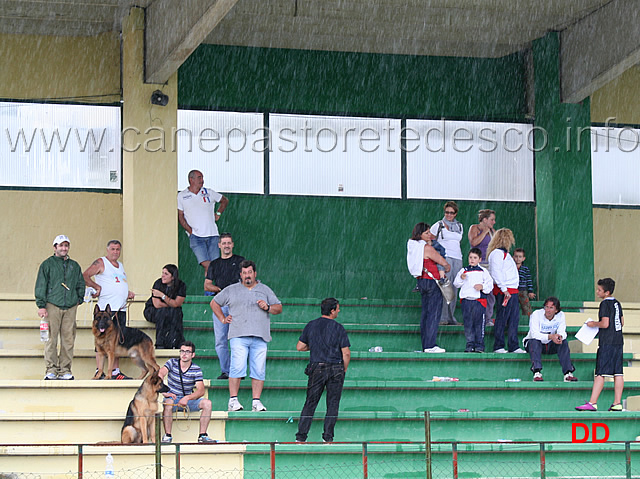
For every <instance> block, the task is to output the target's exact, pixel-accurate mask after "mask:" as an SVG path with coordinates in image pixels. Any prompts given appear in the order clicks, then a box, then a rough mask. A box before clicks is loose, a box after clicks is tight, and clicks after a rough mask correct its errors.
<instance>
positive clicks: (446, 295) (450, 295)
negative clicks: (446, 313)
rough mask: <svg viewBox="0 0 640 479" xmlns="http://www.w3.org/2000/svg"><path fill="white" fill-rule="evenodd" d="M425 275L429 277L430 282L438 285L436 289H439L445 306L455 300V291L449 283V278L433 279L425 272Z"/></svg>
mask: <svg viewBox="0 0 640 479" xmlns="http://www.w3.org/2000/svg"><path fill="white" fill-rule="evenodd" d="M427 274H428V275H429V277H430V278H431V279H432V280H434V281H435V282H436V284H437V285H438V288H440V292H441V293H442V297H443V299H444V300H445V301H446V303H447V304H450V303H451V301H453V300H455V299H456V290H455V288H454V287H453V284H452V283H451V281H450V280H449V278H444V279H435V278H434V277H433V275H432V274H431V273H430V272H429V271H427Z"/></svg>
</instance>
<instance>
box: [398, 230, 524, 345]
mask: <svg viewBox="0 0 640 479" xmlns="http://www.w3.org/2000/svg"><path fill="white" fill-rule="evenodd" d="M434 238H435V236H434V235H433V234H432V233H431V232H430V231H429V225H428V224H426V223H418V224H416V225H415V226H414V228H413V233H412V235H411V239H409V241H408V242H407V266H408V268H409V273H411V275H412V276H413V277H414V278H416V279H417V280H418V289H419V290H420V295H421V297H422V314H421V315H420V337H421V340H422V350H423V351H424V352H425V353H444V352H445V350H444V349H443V348H441V347H439V346H438V345H437V344H436V337H437V335H438V323H439V322H440V313H441V312H442V293H441V292H440V288H438V285H437V284H436V279H439V278H440V276H439V273H438V268H437V266H436V265H438V264H439V265H441V266H444V268H445V271H449V269H450V266H449V263H447V261H446V260H445V259H444V258H443V257H442V256H441V255H440V254H439V253H438V252H437V251H436V250H435V248H434V247H433V246H431V241H432V240H433V239H434ZM517 296H518V295H517V294H516V304H517V303H518V298H517Z"/></svg>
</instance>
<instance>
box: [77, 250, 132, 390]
mask: <svg viewBox="0 0 640 479" xmlns="http://www.w3.org/2000/svg"><path fill="white" fill-rule="evenodd" d="M121 250H122V244H121V243H120V241H118V240H111V241H109V242H108V243H107V254H106V255H105V256H103V257H102V258H98V259H97V260H95V261H94V262H93V263H91V266H89V267H88V268H87V269H86V270H85V272H84V273H82V276H84V281H85V283H86V285H87V286H90V287H92V288H93V289H95V290H96V292H95V294H94V295H93V297H94V298H98V307H99V308H100V309H101V310H102V311H104V310H105V308H106V307H107V305H109V306H111V311H114V312H116V311H117V314H116V321H115V322H116V324H117V325H118V326H119V327H120V329H121V330H123V329H124V327H125V326H126V324H127V318H126V307H127V300H128V299H133V298H135V296H136V295H135V293H134V292H133V291H129V283H127V274H126V273H125V272H124V265H123V264H122V263H121V262H120V261H118V259H119V258H120V253H121ZM92 277H93V278H94V279H92ZM120 338H121V340H120V341H121V342H122V338H123V336H122V335H120ZM97 363H98V355H97V354H96V364H97ZM97 366H98V367H100V365H99V364H97ZM112 379H131V378H128V377H127V376H125V375H124V374H122V373H121V372H120V367H119V360H118V357H116V360H115V369H114V370H113V374H112Z"/></svg>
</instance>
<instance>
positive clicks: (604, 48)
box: [560, 0, 640, 103]
mask: <svg viewBox="0 0 640 479" xmlns="http://www.w3.org/2000/svg"><path fill="white" fill-rule="evenodd" d="M638 20H640V18H639V17H638V3H637V0H613V1H611V2H610V3H608V4H606V5H605V6H603V7H602V8H600V9H599V10H597V11H595V12H594V13H592V14H591V15H589V16H587V17H585V18H583V19H582V20H580V21H578V22H577V23H575V24H574V25H572V26H571V27H569V28H567V29H566V30H563V31H562V32H561V33H560V97H561V100H562V101H563V102H565V103H577V102H580V101H582V100H584V99H585V98H586V97H588V96H590V95H591V94H593V93H594V92H595V91H596V90H598V89H599V88H601V87H603V86H604V85H606V84H607V83H609V82H610V81H611V80H613V79H615V78H617V77H618V76H620V75H621V74H622V73H623V72H624V71H625V70H627V69H628V68H630V67H631V66H633V65H635V64H637V63H638V62H640V29H639V28H638Z"/></svg>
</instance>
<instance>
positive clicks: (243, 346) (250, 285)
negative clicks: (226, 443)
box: [211, 260, 282, 411]
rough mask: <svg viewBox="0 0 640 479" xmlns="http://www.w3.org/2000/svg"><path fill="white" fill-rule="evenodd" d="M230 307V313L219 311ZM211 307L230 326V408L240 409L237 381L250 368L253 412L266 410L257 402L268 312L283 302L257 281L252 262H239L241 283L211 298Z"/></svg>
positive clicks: (279, 309)
mask: <svg viewBox="0 0 640 479" xmlns="http://www.w3.org/2000/svg"><path fill="white" fill-rule="evenodd" d="M222 306H228V307H229V315H228V316H225V315H224V314H223V313H222ZM211 309H212V310H213V314H214V315H215V316H216V318H218V320H219V321H221V322H223V323H225V324H228V325H229V344H230V345H231V365H230V367H229V407H228V409H229V411H240V410H242V409H243V407H242V404H240V402H239V401H238V390H239V389H240V380H241V379H242V378H243V377H244V376H246V375H247V358H248V359H249V368H250V369H251V375H250V376H251V392H252V393H253V404H252V408H251V409H252V411H266V410H267V408H266V407H264V405H263V404H262V402H261V401H260V396H261V394H262V388H263V386H264V378H265V366H266V363H267V343H268V342H269V341H271V323H270V319H269V314H280V313H281V312H282V303H281V302H280V300H279V299H278V298H277V297H276V295H275V294H274V293H273V291H271V288H269V287H268V286H266V285H265V284H263V283H259V282H257V281H256V265H255V263H254V262H253V261H249V260H244V261H243V262H242V263H240V282H239V283H236V284H232V285H230V286H227V287H226V288H224V289H223V290H222V291H220V293H218V294H217V295H216V296H215V298H213V300H211Z"/></svg>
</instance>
